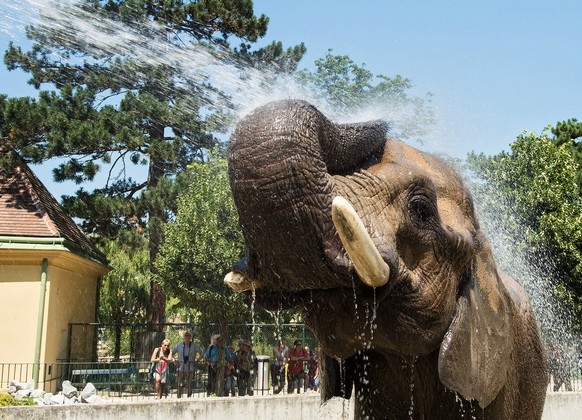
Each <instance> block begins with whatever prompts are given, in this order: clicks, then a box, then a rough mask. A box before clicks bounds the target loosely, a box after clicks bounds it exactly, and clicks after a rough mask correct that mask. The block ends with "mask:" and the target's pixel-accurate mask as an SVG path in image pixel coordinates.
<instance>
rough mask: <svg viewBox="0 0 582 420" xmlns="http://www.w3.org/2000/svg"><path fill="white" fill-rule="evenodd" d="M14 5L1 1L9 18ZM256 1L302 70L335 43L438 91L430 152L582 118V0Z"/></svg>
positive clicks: (500, 143)
mask: <svg viewBox="0 0 582 420" xmlns="http://www.w3.org/2000/svg"><path fill="white" fill-rule="evenodd" d="M14 2H15V0H0V18H1V17H3V15H4V18H6V15H8V12H6V13H3V11H6V10H8V9H9V7H7V6H9V5H11V4H15V3H14ZM254 4H255V13H256V14H257V15H260V14H262V13H264V14H266V15H267V16H269V18H270V24H269V29H268V33H267V36H266V37H265V38H264V39H263V40H261V42H260V44H261V45H262V44H267V43H270V42H271V41H273V40H278V41H282V42H283V43H284V45H285V46H292V45H296V44H298V43H300V42H304V43H305V44H306V46H307V49H308V52H307V55H306V56H305V58H304V60H303V61H302V63H301V65H300V67H308V68H313V62H314V61H315V60H316V59H318V58H321V57H323V56H324V55H325V54H326V52H327V50H328V49H333V53H334V54H341V55H348V56H350V58H351V59H352V60H353V61H354V62H356V63H357V64H362V63H365V65H366V67H367V68H368V69H369V70H371V71H373V72H374V73H377V74H384V75H387V76H393V75H396V74H400V75H402V76H404V77H407V78H409V79H411V81H412V83H413V84H414V86H415V87H414V90H413V92H414V93H415V94H416V95H420V96H422V95H424V94H426V93H428V92H430V93H432V94H434V96H433V97H432V103H433V105H434V107H435V109H436V112H437V115H438V124H437V125H436V126H435V127H434V128H433V129H432V130H431V132H430V133H429V134H428V135H427V138H426V140H427V143H426V144H425V145H424V146H423V147H424V148H427V149H429V150H436V151H444V152H448V153H450V154H452V155H455V156H464V155H466V153H467V152H469V151H471V150H475V151H478V152H484V153H486V154H496V153H499V152H500V151H502V150H508V149H509V144H510V143H511V142H512V141H514V140H515V138H516V136H517V135H519V134H520V133H521V132H522V131H524V130H529V131H534V132H536V133H540V132H541V131H542V129H543V128H544V127H545V126H546V125H548V124H555V123H556V122H557V121H562V120H566V119H568V118H578V119H579V120H580V119H582V115H580V114H581V108H580V98H582V54H580V51H579V50H580V45H582V42H581V41H582V27H581V26H580V22H581V21H582V2H580V1H560V0H556V1H535V0H534V1H521V0H514V1H507V0H506V1H498V0H492V1H487V2H479V3H477V2H469V1H448V0H442V1H434V0H433V1H428V0H422V1H404V0H400V1H386V0H375V1H371V0H360V1H358V2H341V1H337V0H336V1H331V0H317V1H314V0H293V1H288V0H279V1H274V0H255V2H254ZM4 20H5V22H6V19H4ZM6 25H7V24H6V23H5V24H4V27H3V28H4V30H3V31H2V30H0V49H1V50H2V52H3V51H4V50H5V47H6V46H7V45H8V42H9V41H10V40H14V41H15V42H17V43H20V44H21V43H22V42H23V39H24V36H23V35H22V33H21V32H19V31H18V30H17V29H14V30H12V31H7V30H6ZM3 28H0V29H3ZM25 83H26V76H25V75H23V74H18V73H16V72H10V73H8V72H6V71H5V68H4V66H3V65H2V69H1V70H0V92H2V93H8V94H9V95H11V96H26V95H30V94H31V93H30V92H31V90H30V88H29V87H27V86H26V84H25ZM41 172H44V171H41ZM40 175H41V177H42V178H43V181H45V180H47V179H46V178H48V177H47V176H44V175H43V174H40ZM61 188H62V186H61ZM61 188H59V189H61ZM57 195H58V194H57Z"/></svg>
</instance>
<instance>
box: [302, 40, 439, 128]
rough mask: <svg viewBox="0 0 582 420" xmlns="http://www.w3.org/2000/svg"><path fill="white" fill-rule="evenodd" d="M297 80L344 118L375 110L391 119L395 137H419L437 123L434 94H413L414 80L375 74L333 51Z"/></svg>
mask: <svg viewBox="0 0 582 420" xmlns="http://www.w3.org/2000/svg"><path fill="white" fill-rule="evenodd" d="M297 79H298V81H299V83H300V84H302V85H303V86H305V87H307V88H308V89H309V91H311V92H314V93H315V95H316V97H317V98H318V99H319V100H320V101H322V102H323V103H327V104H328V105H329V106H330V108H331V109H332V110H334V111H335V112H337V113H338V114H340V115H344V116H345V115H354V114H357V113H358V112H363V111H365V110H366V109H370V108H371V109H373V110H374V114H375V115H378V114H380V115H381V117H385V118H386V119H387V120H389V121H390V123H391V124H392V125H393V126H392V129H393V130H395V131H396V132H394V133H393V134H396V135H398V136H401V137H418V136H420V135H421V134H424V133H425V130H426V128H427V126H428V125H430V124H433V123H434V112H433V111H432V109H431V108H430V106H429V98H430V94H427V97H426V98H420V97H417V96H414V95H412V94H411V89H412V88H413V84H412V81H411V80H410V79H408V78H405V77H402V76H400V75H396V76H393V77H389V76H386V75H383V74H374V73H373V72H372V71H371V70H368V69H367V68H366V65H365V64H362V65H358V64H356V63H355V62H354V61H353V60H352V59H351V58H350V57H349V56H347V55H335V54H333V50H328V52H327V53H326V55H325V57H322V58H319V59H318V60H316V61H315V71H309V70H301V71H299V72H297ZM376 118H378V117H376Z"/></svg>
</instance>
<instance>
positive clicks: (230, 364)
mask: <svg viewBox="0 0 582 420" xmlns="http://www.w3.org/2000/svg"><path fill="white" fill-rule="evenodd" d="M234 378H235V370H234V360H227V362H226V368H225V369H224V395H225V396H228V395H230V396H231V397H234V396H235V395H236V391H235V386H234Z"/></svg>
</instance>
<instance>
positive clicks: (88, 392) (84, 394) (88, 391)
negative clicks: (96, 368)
mask: <svg viewBox="0 0 582 420" xmlns="http://www.w3.org/2000/svg"><path fill="white" fill-rule="evenodd" d="M95 394H97V389H95V385H93V384H92V383H91V382H87V385H85V388H83V391H81V402H87V398H89V397H91V396H92V395H95Z"/></svg>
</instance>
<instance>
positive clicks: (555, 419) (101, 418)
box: [0, 392, 582, 420]
mask: <svg viewBox="0 0 582 420" xmlns="http://www.w3.org/2000/svg"><path fill="white" fill-rule="evenodd" d="M581 407H582V393H577V392H564V393H549V394H548V398H547V400H546V407H545V410H544V415H543V417H542V420H579V419H580V410H581ZM352 409H353V402H351V401H345V400H339V399H338V400H333V401H331V402H329V403H328V404H326V405H325V406H324V407H321V406H320V397H319V395H318V394H305V395H301V396H299V395H276V396H264V397H252V398H249V397H241V398H226V397H225V398H200V399H199V398H194V399H182V400H176V399H172V400H162V401H152V400H148V401H141V402H120V403H105V404H97V405H62V406H47V407H7V408H0V419H1V420H4V419H15V420H18V419H23V420H41V419H43V420H44V419H59V420H87V419H93V420H109V419H132V420H133V419H144V420H168V419H172V420H181V419H184V420H186V419H187V420H190V419H197V420H214V419H230V420H236V419H245V420H248V419H253V420H271V419H277V420H286V419H289V420H316V419H317V420H319V419H322V418H323V419H326V420H335V419H345V420H350V419H352V418H353V416H352V415H351V411H352Z"/></svg>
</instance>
